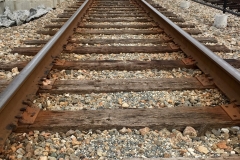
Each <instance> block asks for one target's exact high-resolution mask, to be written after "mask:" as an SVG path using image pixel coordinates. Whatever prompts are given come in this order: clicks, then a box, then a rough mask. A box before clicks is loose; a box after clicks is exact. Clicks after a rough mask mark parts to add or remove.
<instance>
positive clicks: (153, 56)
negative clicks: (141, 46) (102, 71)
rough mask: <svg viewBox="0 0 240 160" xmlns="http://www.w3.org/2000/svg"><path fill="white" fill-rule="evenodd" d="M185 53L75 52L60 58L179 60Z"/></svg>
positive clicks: (64, 54)
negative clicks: (81, 53)
mask: <svg viewBox="0 0 240 160" xmlns="http://www.w3.org/2000/svg"><path fill="white" fill-rule="evenodd" d="M185 57H186V55H185V54H184V53H177V52H174V53H164V54H162V53H120V54H86V55H80V54H75V53H71V54H69V53H62V54H61V56H60V58H62V59H66V60H68V61H78V60H82V61H84V60H139V61H150V60H179V59H182V58H185Z"/></svg>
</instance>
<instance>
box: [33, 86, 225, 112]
mask: <svg viewBox="0 0 240 160" xmlns="http://www.w3.org/2000/svg"><path fill="white" fill-rule="evenodd" d="M226 103H228V100H227V99H226V97H225V96H224V95H222V94H221V93H220V92H219V91H218V90H217V89H206V90H200V91H199V90H185V91H144V92H117V93H91V94H68V93H66V94H63V95H50V94H40V95H39V96H38V97H36V99H35V100H34V104H35V105H36V106H38V107H39V108H42V109H44V110H82V109H90V110H96V109H104V108H112V109H114V108H163V107H177V106H189V107H193V106H194V107H198V106H199V107H200V106H201V107H202V106H217V105H222V104H226Z"/></svg>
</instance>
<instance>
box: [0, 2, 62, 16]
mask: <svg viewBox="0 0 240 160" xmlns="http://www.w3.org/2000/svg"><path fill="white" fill-rule="evenodd" d="M1 1H3V2H1ZM63 1H65V0H0V14H2V13H3V11H4V7H5V6H8V7H9V8H10V10H11V11H15V10H25V9H26V10H29V9H30V8H36V7H37V6H39V5H42V4H43V5H44V6H45V7H51V8H54V7H56V6H57V4H59V3H61V2H63ZM1 3H3V4H1ZM1 5H3V7H2V8H3V9H2V8H1Z"/></svg>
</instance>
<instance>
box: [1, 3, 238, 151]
mask: <svg viewBox="0 0 240 160" xmlns="http://www.w3.org/2000/svg"><path fill="white" fill-rule="evenodd" d="M75 11H76V12H75ZM160 12H161V13H160ZM164 15H165V16H164ZM166 16H167V17H168V18H169V19H170V20H171V21H170V20H169V19H168V18H166ZM58 17H59V18H58V19H53V20H52V22H53V23H54V24H49V25H47V26H45V29H44V30H41V31H39V33H41V34H48V35H52V36H53V37H52V38H51V40H31V41H24V43H25V44H27V45H35V46H34V47H18V48H15V49H13V50H12V52H13V53H18V54H22V55H28V56H34V58H33V59H32V61H31V62H13V63H9V64H1V68H2V69H4V70H11V69H12V68H14V67H18V69H19V70H21V73H20V75H18V76H17V77H16V78H15V79H13V81H12V82H11V83H10V84H9V82H8V81H5V80H1V88H2V89H1V92H2V93H1V96H0V98H1V102H0V108H1V112H0V121H1V126H0V131H1V132H0V137H1V138H0V145H1V148H2V149H4V142H5V140H6V139H7V137H8V136H9V134H10V133H11V132H12V131H14V132H28V131H32V130H40V131H42V130H50V131H54V132H56V131H58V132H61V131H62V132H66V131H68V130H70V129H81V130H90V129H91V130H93V131H95V130H105V129H113V128H116V129H122V128H123V127H126V128H131V129H140V128H144V127H149V128H151V129H153V130H155V129H159V128H167V129H173V128H174V129H178V130H180V131H182V130H184V128H185V127H186V126H192V127H194V128H195V129H197V130H198V131H199V133H198V134H199V135H201V134H203V133H204V132H205V131H206V130H207V129H209V128H217V127H225V126H234V125H239V124H240V114H238V113H239V105H240V97H239V95H240V93H239V92H240V91H239V88H240V74H239V72H238V71H237V70H235V69H234V68H233V67H232V66H234V67H235V68H239V61H238V60H234V59H226V60H222V59H220V58H219V57H217V56H215V54H214V53H213V52H212V51H214V52H220V51H221V52H230V50H229V49H228V48H226V47H225V46H224V45H216V44H214V43H216V39H215V38H213V37H197V35H198V34H199V33H201V31H199V30H197V29H195V28H194V25H193V24H186V23H184V20H183V19H181V18H179V17H177V16H176V15H174V14H173V13H171V12H168V11H167V10H166V9H164V8H163V7H161V6H159V5H156V4H154V3H153V2H152V1H144V0H143V1H134V0H124V1H117V0H116V1H107V0H105V1H101V0H95V1H94V0H86V1H78V2H77V3H76V5H74V6H71V7H69V9H67V10H65V12H64V13H63V14H61V15H59V16H58ZM173 22H175V23H176V24H177V25H176V24H174V23H173ZM180 27H182V29H181V28H180ZM183 30H184V31H185V32H184V31H183ZM187 33H189V34H191V35H195V37H196V39H195V38H193V37H191V36H190V35H189V34H187ZM197 40H198V41H200V42H201V43H202V44H201V43H199V42H198V41H197ZM209 43H210V44H211V45H209ZM210 50H211V51H210ZM143 53H145V54H143ZM123 54H125V55H127V56H128V55H131V56H133V58H129V59H123V60H122V57H121V56H122V55H123ZM148 54H149V55H156V57H155V58H148V56H147V55H148ZM164 54H167V55H169V56H170V55H175V56H176V57H177V58H175V59H174V58H173V59H171V60H164V58H158V57H161V55H164ZM66 55H67V56H69V55H70V56H69V57H70V58H66V57H67V56H66ZM109 55H111V56H112V57H113V58H106V57H107V56H109ZM135 55H137V56H135ZM139 56H140V57H141V56H142V57H143V58H139ZM137 57H138V58H137ZM231 65H232V66H231ZM184 68H185V69H184ZM143 70H146V71H148V74H149V76H147V77H145V76H143V75H142V73H141V71H143ZM162 70H164V72H168V71H173V70H179V72H181V73H182V75H178V74H179V72H177V73H176V74H172V75H171V76H170V77H172V78H169V77H167V76H163V75H162ZM186 70H190V71H192V70H194V71H193V73H194V74H192V75H190V74H188V73H185V71H186ZM111 72H116V73H117V76H114V75H112V74H110V73H111ZM123 73H124V74H126V75H129V76H126V75H125V76H123V75H122V74H123ZM167 74H169V73H167ZM119 77H120V78H119ZM222 77H224V78H222ZM8 84H9V85H8ZM7 85H8V86H7ZM6 86H7V88H6ZM208 89H209V90H211V89H215V90H218V89H219V90H221V92H223V93H224V94H225V96H227V97H228V100H226V101H224V104H221V106H219V105H214V103H210V105H209V106H201V107H200V106H198V107H197V106H194V104H195V105H199V104H197V102H193V103H192V104H190V106H191V105H193V107H189V106H185V105H186V103H184V102H181V101H174V100H171V102H169V104H172V106H175V107H173V108H169V107H167V105H166V104H165V103H163V101H161V100H156V102H150V100H149V98H142V99H141V98H140V101H139V102H137V103H135V106H130V105H129V104H128V103H127V102H126V101H127V98H126V97H124V96H123V95H122V97H121V96H120V97H118V98H117V100H116V101H117V102H116V103H113V104H108V105H107V104H106V103H105V101H107V99H108V98H109V95H110V94H114V93H122V92H124V93H129V94H131V96H132V97H134V96H141V94H145V93H147V94H149V95H151V94H155V92H154V91H156V92H158V91H167V92H174V91H182V90H190V91H191V90H197V92H198V91H199V93H200V91H201V90H208ZM98 93H99V94H105V95H108V96H106V97H104V96H103V98H102V101H101V103H99V104H98V106H97V108H93V107H92V105H93V104H92V102H91V100H87V99H89V98H90V99H92V100H93V99H95V98H96V99H97V97H98V96H99V95H98ZM212 93H215V92H212ZM70 94H73V95H74V96H75V97H77V98H75V101H74V102H71V101H70V102H68V100H67V98H66V97H69V96H71V95H70ZM176 94H181V93H180V92H177V93H176ZM76 95H82V96H76ZM85 95H87V96H85ZM89 95H90V96H89ZM91 96H95V97H91ZM162 96H163V97H164V95H162ZM209 96H210V95H209ZM219 96H221V94H220V95H219ZM54 97H55V98H56V97H57V99H59V105H58V107H55V108H54V103H58V102H54V100H53V99H54ZM64 97H65V98H64ZM112 97H114V96H112ZM116 97H117V96H116ZM157 98H159V99H160V98H161V96H160V97H157ZM60 99H61V100H60ZM109 99H111V97H110V98H109ZM153 99H154V97H153ZM51 100H52V101H51ZM151 101H152V100H151ZM51 104H52V105H51ZM200 105H201V103H200ZM59 106H60V108H61V107H62V108H63V109H64V110H60V109H59ZM69 106H70V107H69ZM71 106H72V107H73V108H75V109H76V110H75V111H71Z"/></svg>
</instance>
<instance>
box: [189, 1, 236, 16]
mask: <svg viewBox="0 0 240 160" xmlns="http://www.w3.org/2000/svg"><path fill="white" fill-rule="evenodd" d="M193 1H194V2H198V3H201V4H204V5H207V6H210V7H212V8H216V9H218V10H222V11H223V12H224V13H225V12H228V13H231V14H233V15H237V16H240V2H239V1H238V0H227V1H226V2H225V4H224V0H193Z"/></svg>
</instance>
